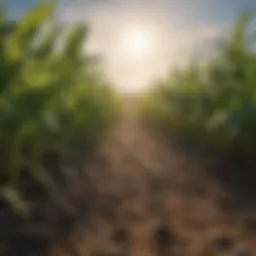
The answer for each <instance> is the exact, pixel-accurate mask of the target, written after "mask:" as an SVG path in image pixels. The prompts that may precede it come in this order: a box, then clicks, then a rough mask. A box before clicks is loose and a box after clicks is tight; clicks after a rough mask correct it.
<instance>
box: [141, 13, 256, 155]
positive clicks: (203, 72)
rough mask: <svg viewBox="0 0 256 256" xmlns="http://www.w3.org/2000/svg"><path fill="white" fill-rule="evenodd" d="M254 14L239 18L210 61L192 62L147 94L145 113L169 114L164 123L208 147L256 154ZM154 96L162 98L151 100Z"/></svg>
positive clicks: (164, 118)
mask: <svg viewBox="0 0 256 256" xmlns="http://www.w3.org/2000/svg"><path fill="white" fill-rule="evenodd" d="M252 18H253V16H252V14H250V13H247V12H245V13H243V14H242V15H241V16H240V17H239V19H238V20H237V22H236V23H235V25H234V26H233V28H232V29H231V31H230V33H229V36H228V39H227V40H226V42H225V45H224V47H223V48H222V49H221V53H220V54H219V55H218V56H216V57H215V58H213V59H211V60H210V61H209V63H208V64H207V65H200V63H199V62H192V63H191V65H189V66H188V67H186V68H180V69H177V70H176V71H173V72H171V74H168V76H167V77H165V78H164V79H162V81H161V83H160V82H157V84H156V86H154V87H153V88H152V90H151V91H150V92H149V93H148V94H147V95H146V96H144V100H143V102H144V103H143V104H142V108H141V110H142V112H143V114H144V115H146V117H147V118H148V117H150V118H151V119H156V118H158V119H159V116H163V118H162V119H161V120H160V121H161V122H162V124H164V125H165V126H166V127H168V129H171V130H173V131H176V132H178V133H181V134H183V135H189V136H191V137H193V138H195V139H196V140H197V141H198V142H202V143H203V144H205V145H208V146H214V147H216V148H218V149H222V150H233V149H236V150H239V151H241V152H244V153H245V154H252V153H253V152H255V147H256V133H255V131H256V118H255V117H256V54H255V52H254V50H253V47H252V46H255V44H254V43H255V41H253V40H255V38H254V39H253V37H251V36H249V35H248V26H249V24H250V21H251V20H252ZM150 95H151V96H150ZM154 95H158V102H154V101H152V100H150V99H152V98H154ZM159 102H160V104H161V105H160V104H159ZM160 106H162V107H161V108H160ZM152 110H154V111H152ZM163 122H164V123H163Z"/></svg>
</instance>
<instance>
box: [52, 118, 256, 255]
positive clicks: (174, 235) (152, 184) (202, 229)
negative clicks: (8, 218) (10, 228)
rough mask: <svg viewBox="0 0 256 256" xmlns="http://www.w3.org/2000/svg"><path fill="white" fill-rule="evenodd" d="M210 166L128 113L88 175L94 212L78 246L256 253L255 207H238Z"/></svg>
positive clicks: (136, 251)
mask: <svg viewBox="0 0 256 256" xmlns="http://www.w3.org/2000/svg"><path fill="white" fill-rule="evenodd" d="M210 169H212V161H209V159H208V158H206V157H204V156H203V155H196V154H194V155H193V156H190V155H189V154H186V153H184V151H183V150H182V149H181V148H179V147H177V146H176V145H175V144H172V143H169V141H168V140H167V139H166V137H165V136H163V135H162V134H160V133H157V132H154V131H152V130H150V129H149V128H147V127H145V125H144V124H143V123H142V122H141V121H140V120H139V119H138V118H137V117H136V116H135V115H133V114H131V115H129V114H128V115H127V116H126V117H125V118H124V119H123V120H121V121H120V122H119V123H118V124H117V125H116V126H115V127H114V128H112V129H111V131H110V132H109V134H108V136H107V138H106V141H105V142H104V143H103V145H102V147H101V148H100V151H99V153H98V154H97V156H96V158H95V159H94V161H93V164H92V165H91V166H90V168H89V171H87V173H86V177H87V179H84V180H83V178H81V180H80V182H81V184H82V185H81V184H80V187H82V190H81V189H80V192H81V191H83V192H82V193H84V194H82V196H81V195H80V198H81V200H82V201H81V204H83V200H84V201H86V204H87V208H86V209H87V211H86V213H85V214H84V221H83V222H79V225H78V227H77V229H76V232H74V234H73V235H72V239H73V241H74V243H75V248H76V251H77V252H78V253H79V255H82V256H87V255H92V256H103V255H104V256H106V255H131V256H144V255H145V256H146V255H147V256H150V255H184V256H185V255H187V256H188V255H217V254H218V255H219V254H221V255H256V211H255V209H253V208H250V209H244V208H241V207H238V206H235V205H234V204H233V201H235V200H233V199H234V197H235V195H234V194H232V193H231V192H230V191H229V188H228V186H225V183H223V182H221V180H220V179H218V178H216V177H215V176H214V175H212V174H210V171H208V170H210ZM88 177H89V181H88ZM254 184H256V183H255V180H254ZM78 187H79V186H77V189H78ZM65 253H66V252H65V251H64V250H62V246H61V245H59V244H56V245H55V246H54V247H53V249H52V255H53V256H56V255H63V256H64V255H68V254H65Z"/></svg>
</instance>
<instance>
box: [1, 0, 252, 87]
mask: <svg viewBox="0 0 256 256" xmlns="http://www.w3.org/2000/svg"><path fill="white" fill-rule="evenodd" d="M6 2H7V3H8V4H7V10H8V12H9V14H10V17H18V16H20V15H21V14H23V13H24V12H25V11H26V10H27V9H28V8H30V7H31V6H32V5H33V4H35V3H36V2H37V1H36V0H7V1H6ZM58 2H59V5H58V11H57V15H58V18H59V19H60V20H64V21H77V20H79V21H84V22H87V21H89V22H90V24H91V27H92V31H91V37H90V41H89V43H88V47H89V49H90V50H91V51H96V52H99V53H101V54H102V55H103V56H104V57H105V63H106V71H107V73H108V74H109V76H110V78H111V79H112V80H113V81H114V82H116V84H117V88H119V89H120V88H121V89H127V90H136V89H138V88H140V89H142V88H144V87H145V86H146V84H148V83H149V81H150V79H151V78H152V77H155V76H159V75H162V74H164V73H165V72H166V70H167V69H168V68H169V67H170V65H172V64H173V65H174V64H175V63H177V62H178V61H180V60H183V58H186V55H188V53H189V52H192V50H193V49H195V48H196V47H197V48H199V50H201V49H202V47H206V48H207V45H210V44H209V43H208V42H209V41H210V40H213V39H214V38H216V37H218V36H220V35H221V34H223V33H225V30H226V29H227V28H229V27H230V25H231V24H232V22H233V21H234V20H235V18H236V17H237V15H238V14H239V13H240V12H241V11H243V10H246V9H250V10H252V9H255V10H256V1H255V0H59V1H58ZM138 27H143V28H145V30H148V32H150V33H149V34H151V39H149V40H151V41H154V47H153V46H151V48H152V49H151V53H150V54H148V56H144V57H143V58H144V59H143V58H142V57H141V59H140V60H138V58H137V59H132V58H128V57H129V56H128V55H127V52H125V49H122V47H121V43H120V42H121V41H122V38H123V37H124V38H125V33H127V32H125V31H126V30H127V31H130V30H133V29H135V30H136V28H138ZM128 39H129V38H128ZM120 40H121V41H120ZM128 48H129V46H128ZM127 56H128V57H127Z"/></svg>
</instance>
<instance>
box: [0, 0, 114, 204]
mask: <svg viewBox="0 0 256 256" xmlns="http://www.w3.org/2000/svg"><path fill="white" fill-rule="evenodd" d="M53 12H54V5H53V4H51V3H45V4H41V5H37V6H36V7H35V8H34V9H33V10H31V11H29V12H28V13H27V14H26V15H25V16H24V17H22V18H21V19H20V20H18V21H15V22H12V21H10V20H8V17H6V15H5V13H4V11H3V10H2V12H1V17H0V55H1V56H2V57H1V62H0V81H1V83H0V151H1V153H0V161H1V173H0V174H1V180H0V181H1V188H2V189H1V191H5V192H3V193H1V194H2V195H3V196H4V198H6V191H12V192H11V193H8V198H10V197H12V195H14V194H15V193H16V194H17V193H18V194H19V196H21V195H22V180H24V179H26V178H24V177H27V176H29V177H30V178H32V179H33V180H37V182H38V186H39V185H40V184H41V185H42V186H43V187H44V188H46V189H47V190H48V192H49V191H52V190H53V188H54V187H55V186H56V184H55V181H56V180H54V173H55V172H56V170H57V168H56V166H54V163H50V165H53V166H54V168H52V169H51V168H50V167H49V166H48V165H47V164H45V162H46V160H45V159H46V158H47V157H48V156H49V155H54V156H55V157H54V161H57V160H58V168H59V169H60V170H59V173H58V175H60V176H63V175H64V172H63V170H62V166H63V165H65V164H67V163H69V162H71V161H72V159H73V158H74V157H75V155H76V154H77V152H78V151H79V150H81V146H86V147H87V148H91V147H92V146H93V145H95V143H96V142H97V140H98V139H99V138H100V136H101V134H102V133H103V131H104V129H105V128H106V126H107V125H108V123H109V122H110V121H111V120H112V118H113V117H114V110H113V109H114V105H115V98H116V96H115V95H114V94H113V92H112V91H111V89H110V87H109V85H108V82H107V80H106V79H105V77H104V76H103V74H102V72H101V70H100V66H99V63H97V61H95V58H94V56H91V55H90V54H88V53H87V52H86V51H85V53H84V46H85V44H84V43H85V41H86V39H87V37H88V28H87V27H86V26H84V25H80V24H78V25H77V26H75V27H74V28H73V29H72V30H71V31H69V33H68V34H67V33H66V34H65V33H64V32H66V30H65V27H61V26H60V25H58V24H56V23H54V22H53V20H52V19H51V17H52V16H53ZM64 35H65V36H64ZM48 158H49V157H48ZM51 161H53V160H51ZM49 168H50V169H49ZM53 169H54V170H53ZM13 191H16V192H13ZM12 201H13V200H9V202H12ZM14 201H15V200H14ZM16 201H17V200H16Z"/></svg>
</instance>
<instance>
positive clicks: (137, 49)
mask: <svg viewBox="0 0 256 256" xmlns="http://www.w3.org/2000/svg"><path fill="white" fill-rule="evenodd" d="M123 45H124V51H125V53H126V55H128V56H129V57H130V58H132V59H139V60H143V59H146V58H148V57H150V55H151V54H152V53H153V50H154V36H153V33H152V32H151V31H150V30H149V29H145V28H140V27H139V26H138V27H136V26H135V27H132V28H129V29H127V31H125V33H124V37H123Z"/></svg>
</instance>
